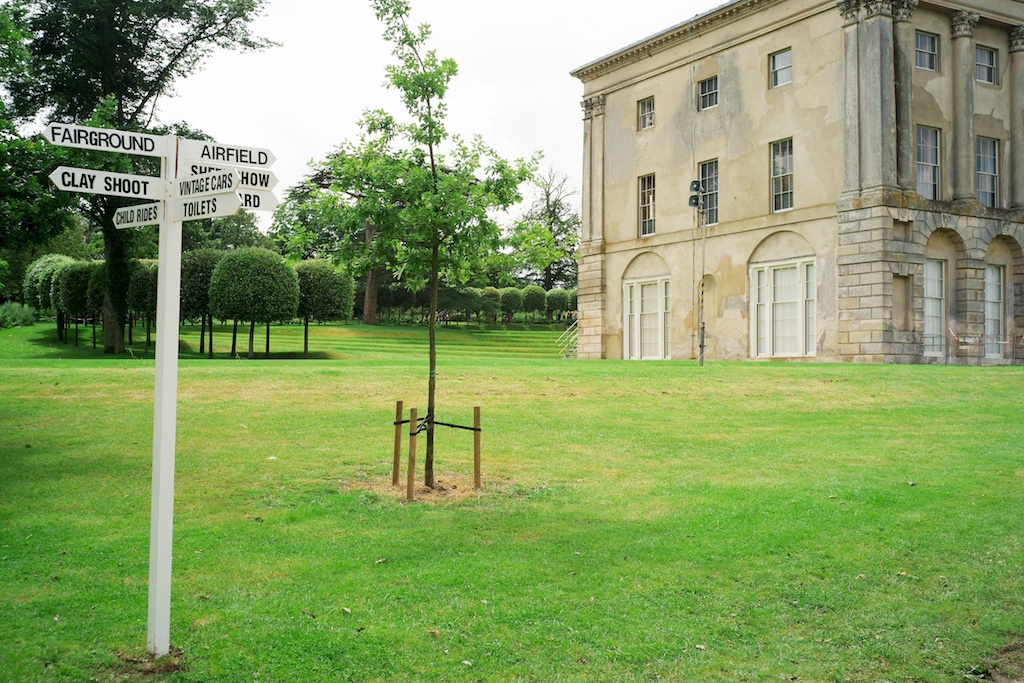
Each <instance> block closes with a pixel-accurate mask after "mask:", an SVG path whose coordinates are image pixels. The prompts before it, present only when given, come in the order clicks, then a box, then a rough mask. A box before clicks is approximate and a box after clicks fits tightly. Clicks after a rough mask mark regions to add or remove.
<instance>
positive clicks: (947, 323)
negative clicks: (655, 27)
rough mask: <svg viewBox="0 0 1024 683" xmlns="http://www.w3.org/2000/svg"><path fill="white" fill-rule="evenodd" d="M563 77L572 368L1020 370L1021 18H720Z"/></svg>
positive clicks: (932, 6) (916, 9) (935, 0)
mask: <svg viewBox="0 0 1024 683" xmlns="http://www.w3.org/2000/svg"><path fill="white" fill-rule="evenodd" d="M573 75H574V76H575V77H577V78H579V79H580V80H581V81H582V83H583V86H584V102H583V105H584V158H583V167H584V173H583V235H582V243H581V249H580V272H579V296H578V301H579V342H578V344H579V346H578V352H579V356H580V357H581V358H677V359H678V358H694V357H696V356H697V354H698V353H699V346H700V334H699V330H700V323H701V321H702V319H703V323H704V328H705V345H706V346H705V358H708V359H745V358H794V359H811V360H815V359H816V360H844V361H875V362H904V363H914V362H966V361H968V360H975V359H976V360H977V361H979V362H990V363H1005V362H1009V361H1010V360H1011V359H1013V358H1015V357H1016V358H1018V359H1019V358H1020V356H1021V355H1022V352H1024V347H1022V345H1021V343H1020V340H1019V339H1018V337H1020V335H1021V334H1022V333H1024V3H1022V2H1020V0H932V1H928V0H843V1H842V2H840V3H838V5H837V4H836V3H835V2H834V1H828V2H822V1H821V0H737V1H736V2H733V3H730V4H728V5H725V6H723V7H721V8H719V9H716V10H713V11H711V12H709V13H707V14H704V15H701V16H698V17H696V18H694V19H693V20H691V21H688V22H685V23H683V24H680V25H678V26H675V27H672V28H670V29H668V30H666V31H664V32H662V33H659V34H657V35H655V36H652V37H650V38H647V39H645V40H642V41H640V42H638V43H635V44H633V45H631V46H629V47H627V48H624V49H623V50H620V51H618V52H615V53H613V54H611V55H608V56H606V57H604V58H602V59H599V60H597V61H594V62H592V63H590V64H587V65H585V66H582V67H580V68H579V69H577V70H575V71H574V72H573ZM693 180H702V181H703V184H704V190H705V192H704V194H703V202H704V211H701V212H698V211H697V210H695V209H693V208H691V207H690V206H689V205H688V200H689V199H690V194H691V193H690V189H689V188H690V184H691V181H693ZM701 215H703V216H704V217H705V220H706V222H707V225H706V226H704V227H703V229H702V227H701V225H700V218H699V216H701ZM958 338H959V339H958ZM1015 340H1016V341H1017V343H1016V344H1015V343H1014V341H1015Z"/></svg>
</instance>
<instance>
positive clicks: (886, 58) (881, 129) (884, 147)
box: [859, 0, 896, 191]
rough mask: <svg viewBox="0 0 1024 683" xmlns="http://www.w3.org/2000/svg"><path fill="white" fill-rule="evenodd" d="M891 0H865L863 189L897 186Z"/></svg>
mask: <svg viewBox="0 0 1024 683" xmlns="http://www.w3.org/2000/svg"><path fill="white" fill-rule="evenodd" d="M892 6H893V4H892V0H866V1H865V2H864V9H865V11H866V16H865V19H864V30H863V33H862V40H861V41H860V79H859V80H860V113H861V118H860V120H861V125H860V175H861V188H862V190H864V191H867V190H872V189H875V190H878V189H895V187H896V149H895V146H894V145H893V144H892V141H893V140H895V139H896V70H895V65H894V49H893V17H892Z"/></svg>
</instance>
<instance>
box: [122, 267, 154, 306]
mask: <svg viewBox="0 0 1024 683" xmlns="http://www.w3.org/2000/svg"><path fill="white" fill-rule="evenodd" d="M131 274H132V276H131V283H130V284H129V285H128V306H129V308H131V310H132V311H134V312H135V314H136V315H140V316H143V317H148V318H152V316H153V315H155V314H156V293H157V292H156V290H157V263H156V262H155V261H150V260H146V261H135V262H133V263H132V268H131Z"/></svg>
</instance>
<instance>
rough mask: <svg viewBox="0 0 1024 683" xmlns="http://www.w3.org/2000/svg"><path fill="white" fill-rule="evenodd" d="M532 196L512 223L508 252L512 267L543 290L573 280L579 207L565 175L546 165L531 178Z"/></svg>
mask: <svg viewBox="0 0 1024 683" xmlns="http://www.w3.org/2000/svg"><path fill="white" fill-rule="evenodd" d="M532 184H533V187H534V191H535V197H534V200H533V202H532V203H531V204H530V208H529V209H528V210H527V211H526V213H525V214H524V215H523V216H522V218H520V219H519V220H518V221H517V222H516V223H515V225H514V226H513V227H512V230H511V234H510V235H509V236H508V239H507V241H508V244H509V246H511V247H512V249H511V252H510V253H509V255H508V258H509V260H511V261H512V264H514V265H513V267H512V268H510V270H515V271H517V272H518V273H520V274H521V275H522V276H523V277H524V278H526V279H527V280H530V281H533V282H536V283H538V284H540V285H541V286H543V288H544V289H545V290H550V289H553V288H555V287H556V286H563V287H572V286H575V284H576V279H577V264H576V246H577V245H578V244H579V239H580V226H581V224H582V222H581V220H580V215H579V210H578V208H577V207H576V205H575V204H573V203H571V199H572V197H573V196H575V195H576V192H575V191H573V190H571V189H570V188H569V186H568V178H567V177H566V176H565V175H559V174H557V173H555V171H554V170H553V169H548V171H547V173H545V174H544V175H539V176H536V177H535V178H534V179H533V183H532ZM528 310H529V309H528Z"/></svg>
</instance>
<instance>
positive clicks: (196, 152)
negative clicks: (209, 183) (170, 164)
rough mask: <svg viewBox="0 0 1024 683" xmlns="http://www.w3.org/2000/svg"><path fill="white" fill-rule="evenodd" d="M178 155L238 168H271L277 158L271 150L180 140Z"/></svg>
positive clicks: (204, 141)
mask: <svg viewBox="0 0 1024 683" xmlns="http://www.w3.org/2000/svg"><path fill="white" fill-rule="evenodd" d="M178 154H179V156H181V157H184V158H185V159H195V160H198V161H200V162H203V163H208V164H227V165H238V166H259V167H261V168H269V167H270V166H271V164H273V163H274V162H275V161H277V157H275V156H274V153H273V152H271V151H270V150H269V149H259V148H258V147H241V146H239V145H222V144H219V143H217V142H207V141H206V140H185V139H182V140H179V141H178Z"/></svg>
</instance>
